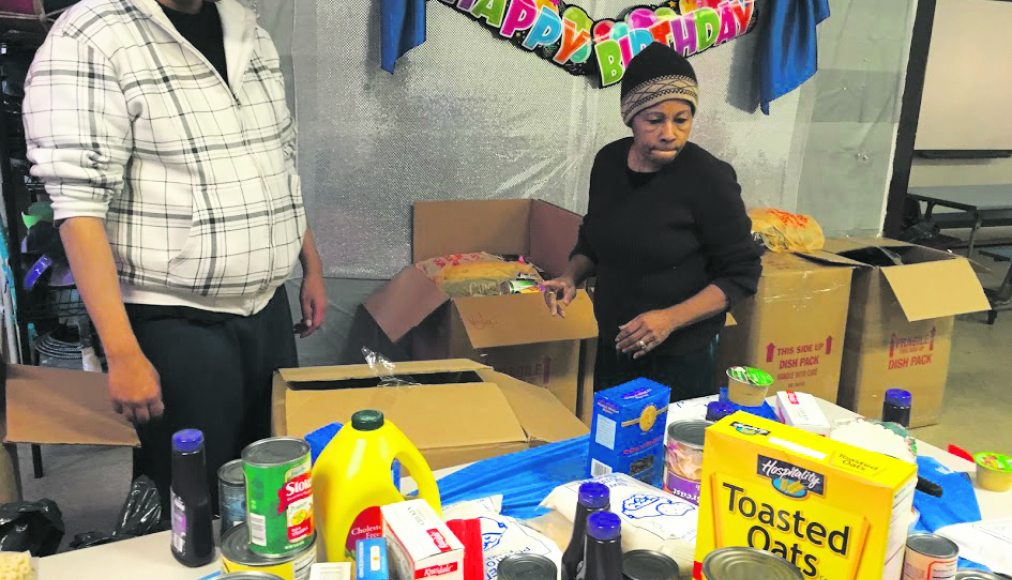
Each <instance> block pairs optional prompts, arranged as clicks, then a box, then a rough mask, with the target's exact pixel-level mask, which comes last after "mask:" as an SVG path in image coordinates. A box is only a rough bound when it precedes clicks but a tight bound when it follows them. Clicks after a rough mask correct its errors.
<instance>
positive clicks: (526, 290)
mask: <svg viewBox="0 0 1012 580" xmlns="http://www.w3.org/2000/svg"><path fill="white" fill-rule="evenodd" d="M499 292H500V294H538V293H540V292H541V284H539V283H538V281H537V280H532V279H527V278H516V279H514V280H507V281H506V282H503V283H502V284H500V285H499Z"/></svg>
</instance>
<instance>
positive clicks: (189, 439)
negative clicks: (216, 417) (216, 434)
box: [172, 429, 204, 453]
mask: <svg viewBox="0 0 1012 580" xmlns="http://www.w3.org/2000/svg"><path fill="white" fill-rule="evenodd" d="M203 446H204V434H203V433H202V432H201V431H200V429H183V430H182V431H176V432H175V433H174V434H173V435H172V449H173V451H178V452H180V453H193V452H195V451H199V450H200V448H201V447H203Z"/></svg>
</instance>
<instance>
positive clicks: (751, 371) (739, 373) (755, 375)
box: [727, 367, 773, 387]
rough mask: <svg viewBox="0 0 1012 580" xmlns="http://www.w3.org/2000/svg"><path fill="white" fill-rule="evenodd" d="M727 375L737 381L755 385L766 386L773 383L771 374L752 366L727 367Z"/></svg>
mask: <svg viewBox="0 0 1012 580" xmlns="http://www.w3.org/2000/svg"><path fill="white" fill-rule="evenodd" d="M727 376H728V377H730V378H732V379H734V380H736V381H738V382H739V383H745V384H748V385H753V386H756V387H768V386H770V385H772V384H773V375H771V374H769V373H768V372H766V371H764V370H762V369H757V368H753V367H731V368H729V369H727Z"/></svg>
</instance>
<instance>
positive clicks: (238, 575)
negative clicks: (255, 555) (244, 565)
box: [215, 572, 281, 580]
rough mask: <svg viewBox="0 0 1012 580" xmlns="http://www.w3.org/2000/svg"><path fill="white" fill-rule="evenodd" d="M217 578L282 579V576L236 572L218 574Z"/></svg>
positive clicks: (235, 579) (217, 579)
mask: <svg viewBox="0 0 1012 580" xmlns="http://www.w3.org/2000/svg"><path fill="white" fill-rule="evenodd" d="M215 580H281V578H279V577H277V576H275V575H274V574H265V573H263V572H235V573H232V574H224V575H222V576H218V577H217V578H215Z"/></svg>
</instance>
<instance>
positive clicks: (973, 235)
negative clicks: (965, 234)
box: [966, 211, 984, 260]
mask: <svg viewBox="0 0 1012 580" xmlns="http://www.w3.org/2000/svg"><path fill="white" fill-rule="evenodd" d="M973 218H974V222H973V229H972V230H970V245H969V246H967V248H966V257H967V258H968V259H971V260H972V259H973V247H974V244H975V243H976V241H977V232H978V231H979V230H980V226H981V225H982V224H983V222H984V219H983V217H982V216H981V215H980V212H979V211H975V212H973Z"/></svg>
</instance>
